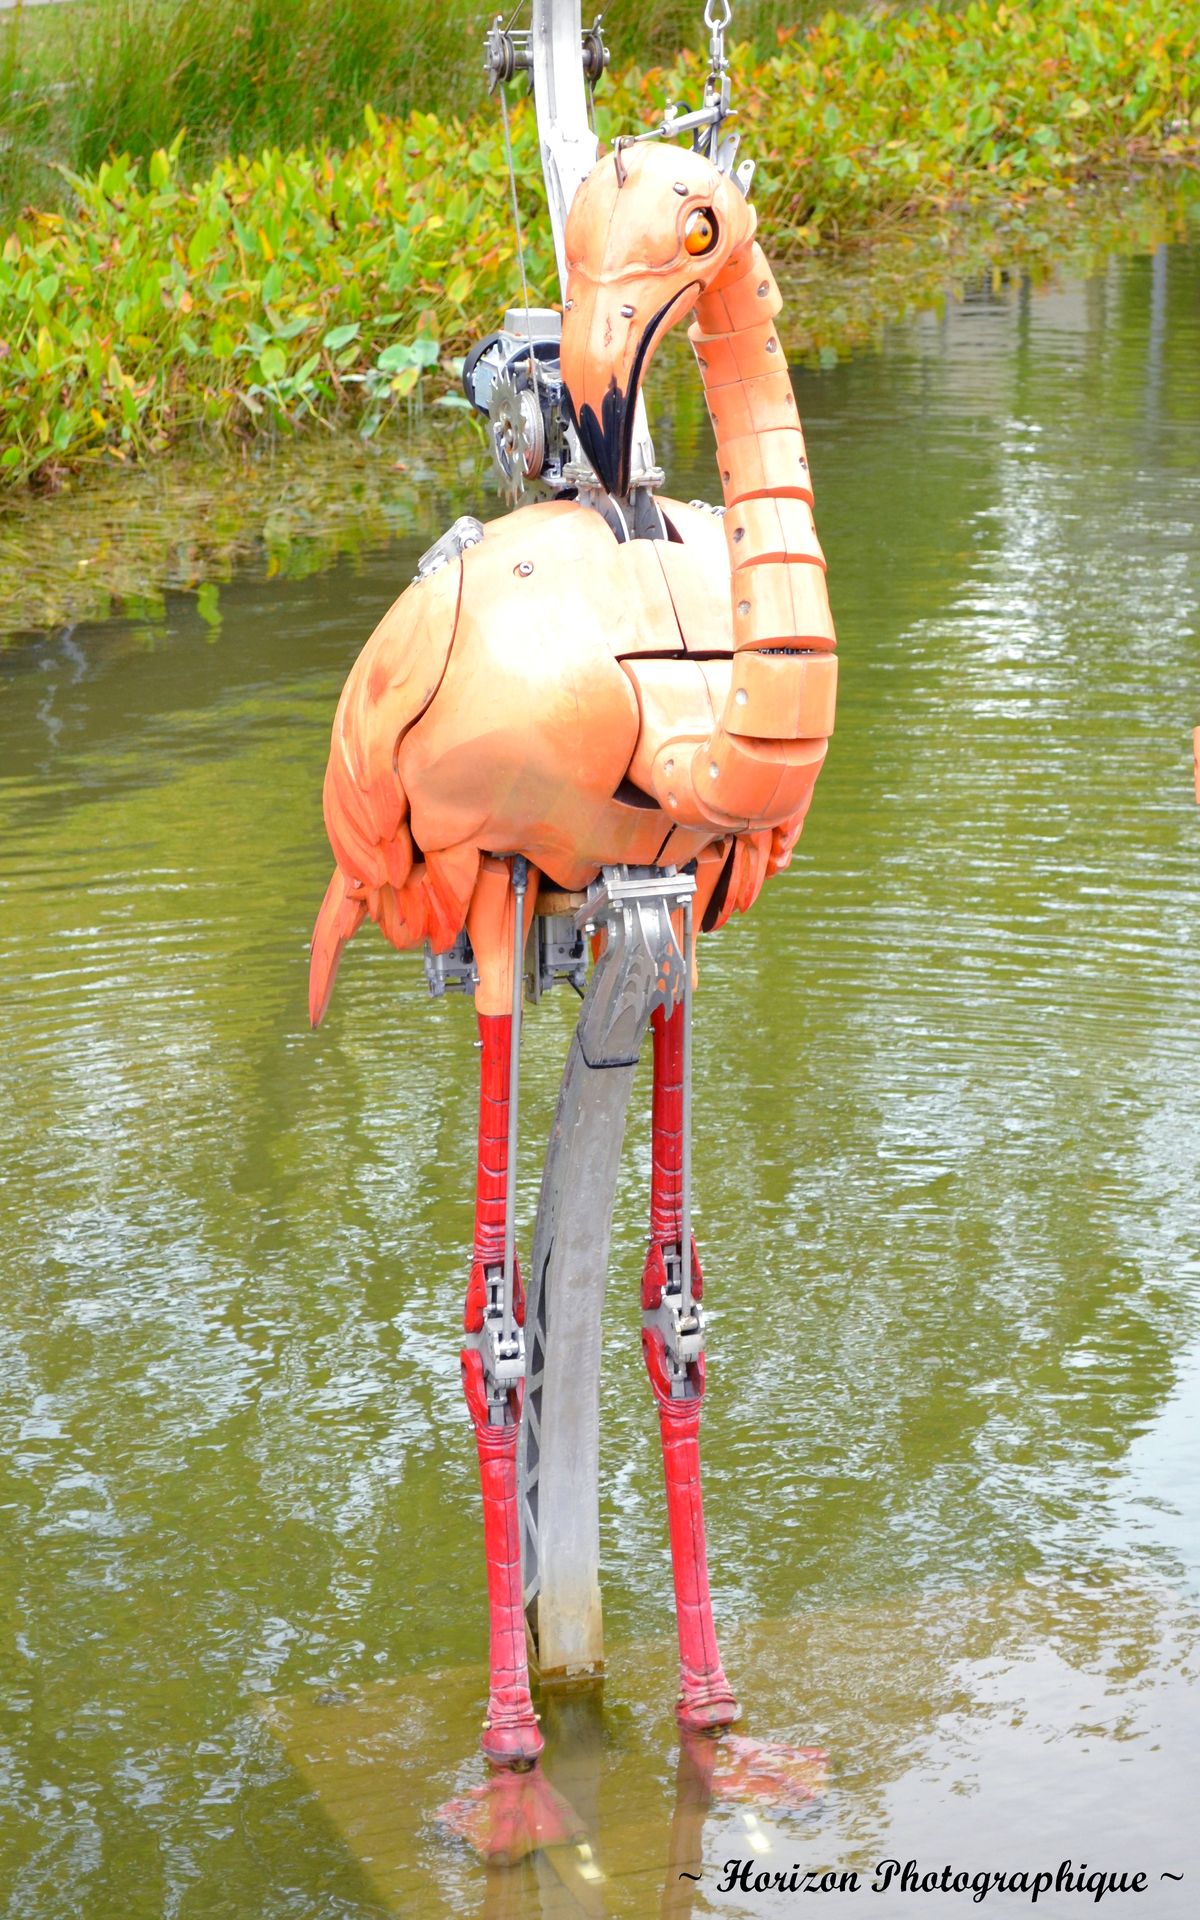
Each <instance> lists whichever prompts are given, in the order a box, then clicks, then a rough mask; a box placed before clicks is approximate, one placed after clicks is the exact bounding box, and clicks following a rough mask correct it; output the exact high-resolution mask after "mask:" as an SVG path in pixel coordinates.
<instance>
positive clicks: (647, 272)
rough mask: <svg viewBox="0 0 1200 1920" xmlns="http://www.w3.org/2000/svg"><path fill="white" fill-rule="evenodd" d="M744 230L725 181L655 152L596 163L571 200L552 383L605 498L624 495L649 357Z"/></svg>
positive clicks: (670, 151) (646, 149)
mask: <svg viewBox="0 0 1200 1920" xmlns="http://www.w3.org/2000/svg"><path fill="white" fill-rule="evenodd" d="M755 224H756V216H755V213H754V209H753V207H751V206H750V204H749V203H748V201H747V200H746V198H745V195H744V194H743V193H742V191H741V189H740V187H739V186H738V185H737V183H736V181H734V180H732V179H730V177H729V176H728V175H727V174H724V173H722V172H721V171H720V170H719V168H717V167H715V166H714V165H713V164H712V162H711V161H709V160H707V159H705V158H704V156H703V155H702V154H699V153H689V152H688V151H687V150H686V149H685V148H682V147H677V146H671V145H667V144H665V143H663V142H659V141H645V142H639V143H638V144H637V145H631V146H628V147H624V148H622V149H620V150H618V151H617V152H615V153H609V154H606V155H605V156H604V158H603V159H602V160H600V161H598V162H597V164H596V166H595V167H593V169H592V171H591V173H589V175H588V177H587V179H586V180H585V181H584V182H583V185H582V186H581V187H580V189H579V191H578V193H577V194H576V196H575V199H574V201H573V203H572V206H571V212H570V216H569V218H568V220H567V232H566V251H567V293H566V300H565V303H564V311H563V331H562V372H563V380H564V383H565V385H566V389H567V394H568V396H569V399H570V403H571V410H572V413H573V415H574V420H575V425H576V427H577V428H578V431H579V438H580V441H581V442H582V445H583V450H584V452H585V453H586V454H587V457H588V459H589V460H590V461H591V463H592V465H593V466H594V467H595V469H596V472H597V474H598V475H599V477H600V481H601V484H602V485H603V486H604V487H606V488H607V489H608V491H609V492H610V493H618V494H623V493H625V492H626V490H627V488H628V486H629V467H630V456H631V451H632V442H633V422H634V412H635V408H636V405H637V396H638V389H639V387H640V386H641V382H642V376H643V374H644V373H645V371H646V368H647V366H648V364H649V361H650V356H651V354H652V353H653V352H654V349H655V347H656V346H657V345H658V343H659V341H660V340H661V339H662V337H663V335H664V333H666V331H667V329H668V328H669V327H673V326H674V325H675V324H676V322H677V321H679V320H682V319H683V317H684V315H685V314H687V313H690V312H691V310H692V308H693V307H694V306H695V304H696V302H697V300H699V298H700V297H701V295H702V294H703V293H705V292H706V291H707V290H708V289H709V288H710V287H712V286H714V285H716V284H717V283H718V282H719V281H720V279H721V277H722V275H723V274H724V273H725V272H726V270H727V269H728V268H729V266H730V263H731V260H732V259H733V256H735V255H737V254H739V253H742V254H744V252H745V249H746V247H747V246H748V245H749V242H750V240H751V238H752V236H753V234H754V228H755Z"/></svg>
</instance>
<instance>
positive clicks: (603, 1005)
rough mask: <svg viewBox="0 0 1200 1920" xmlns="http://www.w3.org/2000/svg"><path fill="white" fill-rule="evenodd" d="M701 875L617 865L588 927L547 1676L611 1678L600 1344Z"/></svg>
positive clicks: (563, 1093)
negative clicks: (635, 1116)
mask: <svg viewBox="0 0 1200 1920" xmlns="http://www.w3.org/2000/svg"><path fill="white" fill-rule="evenodd" d="M694 890H695V881H694V880H693V878H692V876H691V875H690V874H678V873H672V872H670V871H667V872H659V871H656V870H654V869H648V868H644V869H630V868H624V867H606V868H605V869H604V874H603V877H602V879H601V880H599V881H597V882H596V883H595V884H594V885H593V887H592V888H591V889H590V892H589V897H588V901H587V905H586V906H585V907H584V908H583V909H582V910H581V912H580V914H579V923H580V925H581V926H583V927H584V929H585V930H586V931H588V932H591V931H593V930H595V931H600V932H602V933H603V935H604V940H605V945H604V951H603V952H602V954H601V956H600V958H599V960H598V961H597V963H596V966H595V968H594V969H593V972H592V976H591V980H590V982H589V985H588V990H587V993H586V996H585V998H584V1004H583V1007H582V1008H581V1010H580V1015H579V1022H578V1025H577V1027H576V1031H575V1035H574V1038H573V1040H572V1042H571V1049H570V1053H569V1055H568V1058H567V1066H566V1071H565V1073H564V1075H563V1080H562V1086H561V1088H560V1091H559V1096H558V1106H557V1109H556V1112H555V1116H554V1125H553V1128H552V1130H551V1135H550V1144H549V1148H548V1151H547V1154H546V1164H545V1170H544V1172H543V1176H542V1191H541V1198H540V1201H539V1205H538V1217H537V1227H536V1230H535V1234H534V1243H533V1263H532V1270H531V1272H530V1275H529V1286H528V1297H527V1304H526V1318H525V1329H526V1336H527V1352H528V1359H527V1368H526V1383H525V1402H524V1413H523V1416H522V1420H521V1431H520V1436H519V1443H518V1474H519V1490H520V1506H521V1553H522V1564H523V1575H524V1594H525V1614H526V1620H527V1622H528V1626H529V1633H530V1638H531V1641H532V1647H533V1654H534V1658H535V1660H536V1662H537V1665H538V1667H539V1668H540V1671H541V1674H542V1678H543V1681H547V1680H549V1681H554V1680H556V1679H557V1680H568V1679H572V1678H580V1677H584V1676H588V1675H596V1674H599V1673H601V1672H603V1668H604V1635H603V1616H602V1611H601V1604H600V1520H599V1444H600V1339H601V1313H602V1309H603V1304H604V1292H605V1283H606V1278H607V1269H608V1243H609V1235H610V1232H611V1227H612V1210H613V1200H614V1196H615V1192H616V1181H617V1170H618V1165H619V1161H620V1154H621V1143H622V1140H623V1137H624V1130H625V1117H626V1113H627V1111H628V1106H629V1096H630V1092H631V1090H632V1086H633V1078H634V1072H635V1068H636V1065H637V1058H638V1051H639V1048H640V1046H641V1042H642V1038H643V1035H644V1034H645V1031H646V1026H647V1024H648V1022H649V1019H650V1016H651V1014H652V1013H653V1012H654V1010H655V1008H656V1007H659V1006H662V1007H666V1008H668V1009H670V1008H673V1007H674V1006H676V1005H677V1004H678V1003H679V1001H680V999H681V997H682V995H683V993H684V991H685V981H686V978H687V963H686V959H685V956H684V955H683V954H682V953H681V952H680V950H679V944H678V941H677V940H676V937H675V930H674V927H673V925H672V922H671V915H672V913H673V912H675V911H676V910H678V908H680V907H683V908H684V910H685V916H686V912H687V906H688V903H689V902H690V899H691V895H692V893H693V892H694Z"/></svg>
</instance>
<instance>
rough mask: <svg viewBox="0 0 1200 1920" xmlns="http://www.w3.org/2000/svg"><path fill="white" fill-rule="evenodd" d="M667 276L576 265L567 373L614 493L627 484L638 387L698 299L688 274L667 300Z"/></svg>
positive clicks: (589, 448) (566, 319)
mask: <svg viewBox="0 0 1200 1920" xmlns="http://www.w3.org/2000/svg"><path fill="white" fill-rule="evenodd" d="M662 294H663V285H662V281H661V280H657V281H656V280H653V279H651V278H649V277H646V278H643V279H641V280H640V281H639V280H635V279H633V278H632V277H631V278H629V279H624V280H620V281H617V282H615V283H613V284H606V283H605V282H603V281H596V280H593V279H592V278H591V277H590V276H589V275H588V274H586V273H585V272H584V271H583V270H582V268H578V267H575V268H572V270H571V273H570V276H569V278H568V281H567V299H566V306H565V310H564V313H563V330H562V356H561V363H560V364H561V366H562V376H563V384H564V385H565V387H566V390H567V398H568V401H569V403H570V409H571V415H572V418H573V420H574V423H575V427H576V430H577V432H578V434H579V439H580V442H581V444H582V446H583V451H584V453H585V454H586V455H587V457H588V459H589V460H590V461H591V463H592V465H593V466H594V467H595V469H596V472H597V474H598V476H599V479H600V484H601V486H602V487H604V488H605V489H606V490H607V491H608V492H609V493H616V494H624V493H626V492H627V491H628V487H629V467H630V456H631V452H632V447H633V425H634V414H635V412H636V408H637V397H638V389H639V388H640V386H641V384H642V376H643V374H644V373H645V371H646V367H647V365H648V364H649V361H650V356H651V354H652V353H653V352H654V349H655V347H656V346H657V345H658V343H659V341H660V340H661V339H662V336H663V334H664V333H666V331H667V329H668V328H669V327H672V326H674V324H675V322H676V321H677V320H679V319H681V318H682V316H683V315H684V314H685V313H686V312H688V311H689V309H690V308H691V307H692V306H694V305H695V302H696V300H697V299H698V298H699V294H700V282H699V281H698V280H690V281H688V282H687V284H686V285H685V286H683V287H679V288H677V289H676V291H675V292H674V293H672V294H671V295H670V297H669V298H668V299H666V300H665V301H664V300H663V298H662Z"/></svg>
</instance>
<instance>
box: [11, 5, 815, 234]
mask: <svg viewBox="0 0 1200 1920" xmlns="http://www.w3.org/2000/svg"><path fill="white" fill-rule="evenodd" d="M599 6H600V0H596V6H595V10H596V11H599ZM503 10H504V12H505V14H506V16H507V14H508V13H509V12H511V10H512V9H511V7H509V6H506V7H504V9H503ZM495 11H496V5H495V4H493V5H492V6H488V5H486V4H480V0H98V3H97V4H87V3H86V0H75V4H72V5H70V6H65V7H58V6H55V7H36V8H29V9H25V8H23V7H20V6H18V7H17V8H16V9H14V10H13V11H12V12H9V13H5V14H2V15H0V213H2V212H3V211H5V210H7V211H8V212H10V213H11V212H12V211H13V210H15V209H17V208H19V207H20V206H21V205H22V204H25V203H26V202H32V203H34V204H37V205H40V206H53V205H60V204H63V203H64V201H65V200H66V199H68V198H69V195H68V194H67V193H66V191H65V189H64V182H63V177H62V175H61V173H60V172H59V171H57V169H58V168H59V167H62V166H65V167H67V168H69V169H70V170H72V171H73V172H89V171H94V170H95V169H96V168H97V167H98V166H99V165H100V164H101V162H102V161H104V160H106V159H107V158H108V157H109V155H110V154H111V153H114V152H115V153H129V154H131V155H132V156H133V157H134V158H136V159H143V160H148V159H149V157H150V155H151V154H152V153H153V152H155V150H156V149H157V148H159V147H168V146H169V145H170V144H171V142H172V140H173V139H174V138H175V136H176V134H177V133H178V132H179V131H180V130H181V129H183V130H184V147H183V151H184V154H185V157H186V163H187V164H188V165H189V166H192V167H199V166H202V165H205V164H211V163H212V162H214V161H216V160H217V159H219V158H220V157H221V156H222V155H223V154H225V153H229V152H232V153H255V152H259V151H261V149H262V148H263V147H266V146H271V147H282V148H284V149H287V148H291V147H299V146H309V145H312V144H313V143H314V142H318V141H326V142H329V143H330V144H332V145H334V146H348V145H350V144H352V143H353V142H354V141H355V140H357V139H358V138H359V136H360V134H361V132H362V110H363V107H364V106H365V105H367V104H368V103H370V105H372V106H373V107H374V108H375V109H376V111H377V112H379V113H382V114H387V115H390V116H397V115H403V114H405V113H407V112H410V111H412V110H414V109H421V110H424V111H427V112H434V113H437V114H439V115H442V116H445V115H457V116H460V117H461V116H463V115H466V114H469V113H470V112H472V111H473V110H474V109H476V108H478V107H479V106H480V105H481V104H482V102H483V99H484V97H485V89H484V79H483V37H484V32H485V30H486V28H487V26H488V24H489V22H490V21H491V19H492V18H493V17H494V14H495ZM525 11H527V9H525ZM735 11H736V20H737V31H738V38H739V39H741V40H745V41H747V42H748V43H749V44H750V45H751V46H752V47H753V48H754V49H755V51H756V53H758V54H759V55H765V54H767V53H769V52H771V51H772V50H773V49H774V47H775V46H776V45H777V35H778V33H779V32H780V31H787V30H788V29H789V28H790V29H795V28H796V27H797V26H798V25H800V24H803V23H806V22H807V21H809V20H811V19H814V18H815V17H816V16H817V14H818V12H819V11H820V6H819V0H738V4H737V6H736V10H735ZM585 13H586V14H587V17H588V19H589V20H590V19H591V18H592V17H593V15H592V13H590V12H588V10H587V7H585ZM703 13H704V7H703V0H611V4H610V6H609V8H608V11H607V13H606V15H605V22H604V30H605V34H606V37H607V38H608V40H609V43H610V45H611V47H612V50H613V60H614V68H615V69H616V70H620V69H621V68H623V67H625V66H627V65H628V64H629V63H630V62H631V61H634V60H638V61H640V62H642V64H650V65H653V64H656V63H659V62H663V61H670V60H673V59H674V58H675V57H676V56H677V55H678V53H679V52H680V50H681V49H683V48H685V47H689V46H691V47H701V46H702V45H703V44H704V38H705V35H704V27H703ZM6 100H7V101H8V103H9V105H8V110H7V113H5V111H4V102H5V101H6Z"/></svg>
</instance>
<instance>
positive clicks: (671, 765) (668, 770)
mask: <svg viewBox="0 0 1200 1920" xmlns="http://www.w3.org/2000/svg"><path fill="white" fill-rule="evenodd" d="M674 771H675V762H674V761H673V760H668V761H667V762H666V764H665V765H664V767H663V772H664V773H665V774H666V775H667V777H668V778H670V776H671V774H673V773H674Z"/></svg>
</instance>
